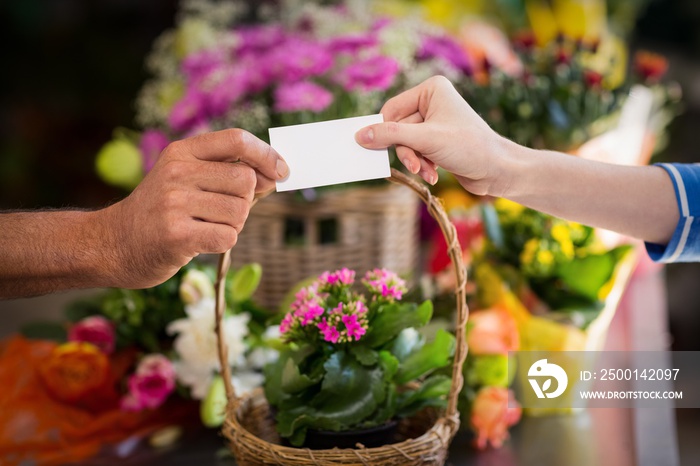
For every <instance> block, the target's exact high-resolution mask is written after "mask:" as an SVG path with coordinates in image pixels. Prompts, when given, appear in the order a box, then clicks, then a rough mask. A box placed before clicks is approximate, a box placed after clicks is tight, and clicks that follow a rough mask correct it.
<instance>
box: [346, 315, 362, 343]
mask: <svg viewBox="0 0 700 466" xmlns="http://www.w3.org/2000/svg"><path fill="white" fill-rule="evenodd" d="M342 320H343V324H345V328H346V330H347V333H348V339H349V340H352V339H353V338H354V339H355V341H357V340H359V339H360V337H361V336H362V335H364V334H365V333H367V330H366V329H364V328H363V327H362V325H361V324H360V323H359V322H358V321H357V315H356V314H352V315H344V316H343V318H342Z"/></svg>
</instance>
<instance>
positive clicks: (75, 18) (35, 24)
mask: <svg viewBox="0 0 700 466" xmlns="http://www.w3.org/2000/svg"><path fill="white" fill-rule="evenodd" d="M177 3H178V2H177V1H176V0H150V1H148V2H143V1H139V0H100V1H86V0H82V1H81V0H41V1H39V0H23V1H6V2H2V3H0V39H1V43H2V44H3V54H2V55H3V59H4V65H3V67H2V68H3V72H2V73H0V83H1V85H0V209H36V208H64V207H80V208H98V207H101V206H104V205H106V204H108V203H110V202H113V201H115V200H117V199H119V198H121V197H122V196H124V192H123V191H121V190H119V189H118V188H114V187H110V186H108V185H106V184H105V183H104V182H102V181H101V180H100V179H99V178H98V177H97V175H96V173H95V169H94V160H95V155H96V153H97V152H98V150H99V149H100V147H101V146H102V145H103V144H104V143H105V142H106V141H108V140H109V139H110V138H111V136H112V131H113V129H114V128H116V127H130V126H133V124H134V114H135V111H134V98H135V96H136V95H137V92H138V90H139V89H140V87H141V86H142V84H143V82H144V80H145V79H146V77H147V72H146V70H145V67H144V58H145V57H146V55H147V54H148V52H149V51H150V50H151V46H152V43H153V41H154V39H155V38H156V37H157V36H158V35H159V34H160V33H161V32H162V31H163V30H165V29H167V28H169V27H171V26H172V25H173V24H174V20H175V12H176V9H177ZM612 3H617V4H621V5H622V6H623V7H624V4H625V3H629V4H632V3H636V2H635V1H634V0H629V2H625V0H618V1H615V2H612ZM646 3H647V5H646V6H645V8H644V9H643V12H642V14H641V15H640V17H639V18H638V20H637V24H636V26H635V27H634V29H633V33H632V38H631V39H632V44H633V46H632V47H633V49H637V48H644V49H649V50H652V51H655V52H659V53H662V54H664V55H666V56H667V58H668V60H669V64H670V66H669V77H670V78H671V79H673V80H676V81H678V82H679V83H680V84H681V86H682V88H683V93H684V99H683V102H684V111H683V114H682V115H681V116H680V117H678V118H677V119H676V120H675V121H674V122H673V124H672V126H671V128H670V142H669V145H668V147H667V148H666V149H665V151H664V152H663V153H662V154H660V155H659V156H657V160H656V161H661V160H663V161H677V162H691V163H692V162H700V152H699V149H698V146H697V134H698V129H699V128H700V2H698V1H697V0H653V1H648V2H646ZM0 234H2V233H1V232H0ZM1 260H2V259H1V258H0V263H1ZM666 276H667V285H668V288H667V289H668V297H667V299H668V304H669V320H670V322H669V323H670V329H671V338H672V347H673V349H674V350H685V351H689V350H693V351H698V350H700V338H697V335H698V334H699V333H700V305H699V304H698V303H700V286H698V285H697V284H698V283H699V282H700V264H677V265H670V266H668V267H667V274H666ZM59 299H60V298H59ZM66 299H68V298H66ZM11 307H12V304H11V303H9V304H8V303H5V304H3V303H0V311H1V310H6V309H7V310H9V309H10V308H11ZM56 308H60V306H59V305H57V306H56ZM58 310H59V309H49V308H47V309H33V310H32V312H33V315H34V317H37V316H38V315H41V314H42V313H47V314H48V313H54V314H57V312H58ZM18 317H19V316H13V315H11V314H10V313H9V312H8V313H7V314H5V313H2V315H1V316H0V318H1V319H2V322H3V324H2V325H1V326H0V336H4V335H7V334H9V333H12V332H13V331H16V328H17V325H18V324H17V321H18V320H20V319H18ZM697 414H698V413H697V410H682V412H679V413H678V422H679V435H680V441H681V454H682V455H684V453H685V455H684V456H685V457H691V456H689V452H690V451H692V449H693V448H697V446H694V445H693V443H694V442H693V439H697V438H698V435H699V434H700V422H698V421H697V418H698V416H697Z"/></svg>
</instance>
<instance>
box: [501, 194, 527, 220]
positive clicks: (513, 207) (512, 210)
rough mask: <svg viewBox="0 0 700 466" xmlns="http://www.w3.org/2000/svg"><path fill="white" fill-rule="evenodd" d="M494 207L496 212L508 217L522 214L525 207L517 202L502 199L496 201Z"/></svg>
mask: <svg viewBox="0 0 700 466" xmlns="http://www.w3.org/2000/svg"><path fill="white" fill-rule="evenodd" d="M494 206H495V207H496V210H497V211H498V212H500V213H503V214H506V215H507V216H509V217H517V216H519V215H520V214H522V213H523V210H525V207H524V206H522V205H520V204H518V203H517V202H513V201H509V200H508V199H503V198H498V199H496V202H494Z"/></svg>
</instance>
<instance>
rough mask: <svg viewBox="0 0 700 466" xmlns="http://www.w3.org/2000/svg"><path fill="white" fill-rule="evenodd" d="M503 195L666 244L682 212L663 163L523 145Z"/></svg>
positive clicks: (513, 161) (509, 169)
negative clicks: (625, 162) (634, 163)
mask: <svg viewBox="0 0 700 466" xmlns="http://www.w3.org/2000/svg"><path fill="white" fill-rule="evenodd" d="M506 167H507V168H505V170H506V172H507V174H506V179H508V180H509V182H508V183H507V185H506V186H504V192H503V197H506V198H508V199H511V200H513V201H515V202H518V203H521V204H523V205H526V206H528V207H531V208H533V209H536V210H540V211H542V212H546V213H549V214H551V215H555V216H558V217H562V218H565V219H568V220H572V221H576V222H580V223H583V224H586V225H591V226H595V227H601V228H605V229H609V230H613V231H617V232H619V233H623V234H626V235H629V236H633V237H635V238H640V239H643V240H645V241H648V242H651V243H658V244H666V243H667V242H668V241H669V240H670V238H671V236H672V235H673V232H674V230H675V228H676V225H677V224H678V219H679V211H678V205H677V201H676V197H675V192H674V188H673V183H672V182H671V179H670V178H669V176H668V175H667V174H666V172H665V171H664V170H663V169H662V168H659V167H653V166H652V167H629V166H622V165H612V164H605V163H599V162H592V161H588V160H583V159H580V158H578V157H572V156H569V155H565V154H561V153H556V152H548V151H536V150H532V149H527V148H523V147H520V146H518V148H517V149H516V153H515V154H514V156H513V157H512V158H510V160H509V162H508V163H507V164H506Z"/></svg>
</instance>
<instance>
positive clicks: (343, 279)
mask: <svg viewBox="0 0 700 466" xmlns="http://www.w3.org/2000/svg"><path fill="white" fill-rule="evenodd" d="M318 283H319V284H320V286H321V287H323V286H331V287H332V286H344V285H352V284H353V283H355V271H354V270H351V269H348V268H342V269H340V270H336V271H335V272H323V273H322V274H321V275H320V276H319V277H318Z"/></svg>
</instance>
